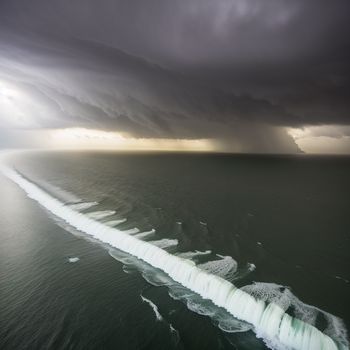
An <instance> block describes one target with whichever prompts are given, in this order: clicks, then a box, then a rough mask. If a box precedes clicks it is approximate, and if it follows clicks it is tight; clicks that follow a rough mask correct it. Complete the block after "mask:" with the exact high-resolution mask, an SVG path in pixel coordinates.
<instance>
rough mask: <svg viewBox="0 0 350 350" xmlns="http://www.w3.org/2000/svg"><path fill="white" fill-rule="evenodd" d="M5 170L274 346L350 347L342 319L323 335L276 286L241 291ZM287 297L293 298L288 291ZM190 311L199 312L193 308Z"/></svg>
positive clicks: (54, 209)
mask: <svg viewBox="0 0 350 350" xmlns="http://www.w3.org/2000/svg"><path fill="white" fill-rule="evenodd" d="M2 172H3V173H4V174H5V175H6V176H7V177H8V178H9V179H11V180H12V181H13V182H15V183H16V184H17V185H19V186H20V187H21V188H22V189H23V190H24V191H25V192H26V193H27V195H28V197H30V198H32V199H33V200H35V201H37V202H38V203H39V204H41V205H42V206H43V207H44V208H46V209H47V210H48V211H49V212H51V213H52V214H54V215H56V216H57V217H59V218H61V219H62V220H64V221H65V222H66V223H68V224H69V225H71V226H73V227H74V228H76V229H77V230H79V231H81V232H84V233H85V234H87V235H89V236H91V237H92V238H94V239H96V240H99V241H101V242H104V243H106V244H109V245H110V246H112V247H115V248H117V249H119V250H122V251H124V252H126V253H128V254H130V255H132V256H134V257H137V258H138V259H140V260H142V261H144V262H146V263H148V264H149V265H151V266H153V267H154V268H156V269H159V270H161V271H163V272H164V273H165V275H166V276H168V277H169V278H171V279H172V280H173V281H175V282H177V283H178V284H179V285H181V287H182V286H183V287H185V288H184V289H186V290H188V293H192V294H193V295H195V296H201V297H202V298H203V299H208V300H209V301H210V302H212V303H213V304H215V305H216V306H219V307H221V308H223V309H225V310H226V312H228V313H229V314H231V315H232V316H234V318H236V319H239V320H241V321H244V322H246V323H249V324H250V325H252V326H253V330H254V332H255V333H256V334H257V335H258V336H259V337H262V338H263V339H265V341H266V342H267V343H268V344H269V346H271V347H273V348H276V349H286V348H287V349H297V350H340V349H341V350H345V349H348V343H347V341H346V340H345V338H344V337H343V328H342V322H341V320H340V319H337V318H334V321H333V322H332V323H331V327H330V329H329V330H325V331H324V332H321V331H320V330H318V329H317V328H316V327H315V326H314V325H313V324H312V323H313V322H314V318H312V317H311V318H307V317H306V316H305V317H304V314H302V313H298V312H296V313H295V314H294V315H293V314H289V313H288V312H287V311H288V309H286V306H287V305H288V303H287V301H286V300H287V297H286V296H284V293H285V290H284V291H283V293H282V294H283V295H281V297H276V296H277V295H278V293H277V292H276V288H273V293H270V292H269V293H267V292H261V290H265V291H266V288H265V289H261V288H260V289H259V288H255V287H254V285H253V286H252V287H246V288H245V290H244V289H238V288H237V287H235V286H234V285H233V284H232V283H230V282H229V281H227V280H225V279H223V278H222V277H220V276H216V275H214V274H212V273H210V272H209V271H206V270H204V269H203V268H200V266H197V265H196V264H195V263H194V262H193V261H191V260H188V259H183V258H181V257H179V256H176V255H172V254H170V253H169V252H167V251H165V250H164V249H161V248H160V247H158V246H155V245H154V244H152V243H151V242H145V241H142V240H139V239H137V238H136V237H134V236H131V235H129V234H127V233H125V232H123V231H121V230H118V229H116V228H114V227H110V226H107V225H105V224H103V223H101V222H98V221H96V220H95V218H91V217H89V216H88V215H86V214H83V213H80V212H77V211H75V210H73V209H72V208H70V207H69V206H66V205H64V203H62V202H61V201H59V200H57V199H56V198H54V197H52V196H51V195H50V194H48V193H46V192H45V191H44V190H42V189H40V188H39V187H38V186H36V185H35V184H34V183H32V182H30V181H28V180H26V179H25V178H24V177H23V176H21V175H20V174H19V173H17V172H15V171H14V170H12V169H9V168H3V169H2ZM281 292H282V291H281ZM181 293H182V291H181ZM181 293H180V294H181ZM286 293H287V295H288V292H286ZM174 297H178V295H175V296H174ZM288 297H290V295H288ZM189 307H190V308H191V307H192V308H194V307H193V305H191V306H189ZM235 321H236V320H235ZM239 322H240V321H239ZM309 322H310V323H309ZM331 328H332V329H331ZM327 333H328V334H327Z"/></svg>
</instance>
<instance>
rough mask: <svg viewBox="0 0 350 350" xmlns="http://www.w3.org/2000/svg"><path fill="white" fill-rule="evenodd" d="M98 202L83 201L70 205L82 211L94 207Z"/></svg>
mask: <svg viewBox="0 0 350 350" xmlns="http://www.w3.org/2000/svg"><path fill="white" fill-rule="evenodd" d="M97 204H98V202H82V203H76V204H70V205H69V206H70V207H71V208H72V209H74V210H78V211H80V210H86V209H89V208H91V207H94V206H95V205H97Z"/></svg>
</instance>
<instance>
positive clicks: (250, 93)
mask: <svg viewBox="0 0 350 350" xmlns="http://www.w3.org/2000/svg"><path fill="white" fill-rule="evenodd" d="M349 18H350V1H349V0H331V1H330V0H216V1H212V0H182V1H179V0H123V1H118V0H74V1H72V0H50V1H47V0H31V1H28V0H0V148H11V147H46V146H47V147H48V145H49V143H50V140H49V139H50V136H49V131H51V130H53V129H62V128H84V129H94V130H95V129H97V130H100V131H113V132H116V133H118V135H119V134H120V135H123V137H126V138H131V139H133V140H137V139H142V140H144V139H152V140H154V139H162V140H164V139H186V140H196V139H206V140H207V139H209V140H213V145H214V146H213V147H214V150H219V151H233V152H266V153H280V152H282V153H294V152H299V151H306V152H308V151H310V152H318V151H319V152H330V153H350V115H349V106H350V82H349V78H350V64H349V62H350V45H349V44H350V36H349V32H350V21H349ZM85 136H86V135H85ZM81 137H83V135H81ZM86 137H88V135H87V136H86ZM141 147H142V146H141Z"/></svg>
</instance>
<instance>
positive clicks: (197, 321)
mask: <svg viewBox="0 0 350 350" xmlns="http://www.w3.org/2000/svg"><path fill="white" fill-rule="evenodd" d="M7 163H8V164H10V165H12V166H13V167H14V168H15V169H16V170H17V171H19V172H20V173H21V174H22V175H24V176H25V177H26V178H28V179H29V180H30V181H32V182H33V183H35V184H37V185H38V186H40V187H41V188H43V189H44V190H45V191H47V192H48V193H50V194H52V195H53V196H55V197H57V198H58V199H60V200H62V201H64V202H65V203H67V205H70V204H73V203H80V202H93V201H96V202H97V203H98V204H96V205H95V206H92V207H90V208H88V209H85V210H83V212H84V213H91V212H96V211H98V212H99V211H105V210H114V211H115V214H113V215H110V216H106V217H100V219H99V220H101V221H105V222H106V221H110V220H121V219H127V221H125V222H124V223H120V225H119V226H118V228H119V229H122V230H128V229H133V228H135V227H137V228H138V229H139V230H140V231H141V232H144V231H150V230H152V229H154V230H155V234H154V235H153V236H152V235H150V236H148V238H147V239H148V240H160V239H164V238H166V239H177V240H178V244H177V245H176V246H169V247H168V248H166V249H167V250H168V251H170V252H172V253H173V254H179V253H181V252H189V251H194V250H199V251H208V250H210V251H211V254H203V255H200V256H197V257H196V258H194V259H195V261H196V262H197V263H205V262H207V261H212V260H218V261H220V259H221V258H222V256H230V257H232V258H233V259H234V261H236V262H237V264H238V267H237V266H236V267H235V266H233V265H232V266H231V265H229V266H227V265H225V264H219V269H216V268H215V266H212V265H210V266H209V267H210V268H212V269H213V271H212V272H213V273H218V274H219V275H221V276H223V277H225V278H227V279H229V280H231V281H233V283H234V284H235V285H237V286H240V287H241V286H246V285H250V284H252V283H253V282H262V283H261V284H258V285H257V286H256V288H255V289H254V290H255V293H258V294H259V295H260V296H262V297H264V296H268V297H269V298H271V297H273V296H275V297H282V296H284V297H286V298H287V299H288V298H289V299H288V300H289V301H288V302H290V306H289V311H290V312H291V313H293V312H294V311H295V310H293V308H295V305H294V304H295V303H294V301H293V300H292V299H293V298H295V297H297V298H299V299H300V300H301V301H302V302H303V303H306V304H309V305H312V306H315V307H317V308H319V309H322V310H324V311H326V312H328V313H331V314H333V315H335V316H338V317H340V318H342V319H343V320H344V322H345V324H346V326H347V327H346V328H349V326H350V307H349V302H348V297H349V295H350V283H349V280H350V271H349V267H350V254H349V248H350V181H349V180H350V158H348V157H311V156H248V155H241V156H239V155H213V154H210V155H209V154H155V153H150V154H125V153H124V154H118V153H111V152H95V153H94V152H74V153H73V152H70V153H69V152H52V153H49V152H42V153H24V154H21V155H20V154H17V155H12V156H11V157H10V158H9V159H7ZM0 194H1V196H0V208H1V211H0V240H1V244H0V348H1V349H240V350H243V349H265V348H266V346H265V345H264V343H263V342H262V341H261V340H259V339H257V338H256V336H255V334H254V333H253V332H252V331H249V330H247V331H245V332H241V331H239V327H238V328H237V329H234V327H233V326H232V327H233V328H232V329H231V330H233V331H234V332H231V333H228V332H224V331H222V330H221V329H220V327H219V326H218V323H220V320H218V319H215V317H214V319H213V318H211V317H209V316H207V315H208V314H210V313H211V312H212V311H211V310H212V308H213V306H212V305H209V304H208V305H205V304H198V303H196V302H195V301H193V300H189V299H188V300H186V298H182V300H175V299H174V298H173V297H171V296H170V295H169V290H168V288H167V287H165V286H160V287H157V286H154V285H153V284H151V283H149V282H147V281H146V280H145V279H144V278H143V276H142V275H141V273H140V272H139V271H138V270H137V268H136V267H134V266H133V265H135V264H133V263H130V264H128V263H127V261H126V260H125V259H127V258H125V256H121V255H120V253H119V252H118V251H116V250H113V249H111V248H110V247H107V246H104V245H102V244H99V243H97V242H93V241H91V240H88V239H87V238H86V237H84V236H83V235H80V234H79V233H78V232H74V230H72V229H71V228H69V227H67V226H66V225H65V224H64V223H63V222H60V221H59V220H58V219H57V218H54V217H53V216H52V215H49V214H48V213H47V211H46V210H45V209H44V208H42V207H40V206H39V205H38V204H37V203H36V202H34V201H32V200H31V199H29V198H28V197H27V196H26V195H25V193H24V192H23V191H22V190H21V189H20V188H19V187H18V186H16V185H15V184H14V183H12V182H11V181H9V180H8V179H6V178H4V177H3V176H1V175H0ZM105 214H106V213H105ZM110 214H111V213H110ZM106 215H107V214H106ZM102 216H103V213H102ZM145 239H146V238H145ZM113 256H114V257H115V258H116V259H115V258H113ZM69 258H79V260H77V261H76V262H69ZM117 259H118V260H117ZM120 260H123V261H124V263H121V262H120ZM73 261H74V260H73ZM125 261H126V263H125ZM254 266H255V267H256V268H255V269H254ZM230 268H231V270H230ZM226 270H227V271H226ZM229 270H230V271H229ZM226 272H228V273H226ZM283 286H289V287H290V290H291V293H289V290H288V289H285V288H284V287H283ZM287 291H288V293H287ZM278 293H280V294H278ZM186 303H189V304H188V305H186ZM298 305H300V304H298ZM155 307H157V310H156V312H155V311H154V308H155ZM208 310H209V311H208ZM308 310H309V309H308ZM315 312H316V311H315ZM158 313H159V314H158ZM203 313H204V314H206V315H200V314H203ZM311 318H312V317H311ZM312 322H313V324H314V325H315V326H316V327H317V328H319V329H320V330H322V331H323V330H324V329H325V328H326V327H327V325H326V320H325V317H324V316H322V314H318V315H316V316H315V317H313V321H312ZM221 328H225V327H221ZM339 329H342V327H341V325H340V326H339ZM226 330H227V329H226ZM241 330H242V329H241Z"/></svg>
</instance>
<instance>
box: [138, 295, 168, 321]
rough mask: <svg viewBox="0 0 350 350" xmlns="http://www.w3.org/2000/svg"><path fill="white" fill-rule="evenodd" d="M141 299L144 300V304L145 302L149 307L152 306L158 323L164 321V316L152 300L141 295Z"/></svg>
mask: <svg viewBox="0 0 350 350" xmlns="http://www.w3.org/2000/svg"><path fill="white" fill-rule="evenodd" d="M141 299H142V301H143V302H145V303H147V304H148V305H150V307H151V308H152V310H153V311H154V314H155V315H156V318H157V320H158V321H163V316H162V315H161V314H160V312H159V310H158V307H157V305H156V304H154V303H153V302H152V301H151V300H149V299H147V298H145V297H144V296H143V295H141Z"/></svg>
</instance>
